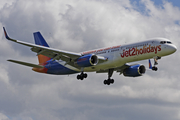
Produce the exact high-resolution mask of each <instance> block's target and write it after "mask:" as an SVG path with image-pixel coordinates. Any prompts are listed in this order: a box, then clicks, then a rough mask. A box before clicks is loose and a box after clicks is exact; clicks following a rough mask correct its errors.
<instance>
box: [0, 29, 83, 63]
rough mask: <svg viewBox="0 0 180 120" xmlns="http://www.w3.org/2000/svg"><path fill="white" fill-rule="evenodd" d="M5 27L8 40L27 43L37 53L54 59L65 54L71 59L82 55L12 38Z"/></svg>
mask: <svg viewBox="0 0 180 120" xmlns="http://www.w3.org/2000/svg"><path fill="white" fill-rule="evenodd" d="M3 29H4V34H5V37H6V38H7V39H8V40H11V41H13V42H16V43H19V44H22V45H25V46H28V47H31V50H32V51H33V52H36V53H37V55H39V54H42V55H45V56H48V57H50V58H53V59H54V60H55V59H60V58H61V56H64V57H66V58H71V59H76V58H79V57H81V54H80V53H74V52H68V51H63V50H58V49H53V48H49V47H45V46H40V45H36V44H32V43H27V42H23V41H19V40H15V39H12V38H10V37H9V36H8V34H7V32H6V30H5V28H4V27H3Z"/></svg>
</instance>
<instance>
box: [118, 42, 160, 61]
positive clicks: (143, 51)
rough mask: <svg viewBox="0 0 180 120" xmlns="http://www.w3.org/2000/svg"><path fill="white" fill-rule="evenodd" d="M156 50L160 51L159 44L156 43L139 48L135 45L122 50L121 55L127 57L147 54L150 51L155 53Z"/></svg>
mask: <svg viewBox="0 0 180 120" xmlns="http://www.w3.org/2000/svg"><path fill="white" fill-rule="evenodd" d="M157 51H161V45H158V46H151V45H149V47H146V46H143V48H140V49H137V47H136V48H130V49H128V50H123V53H122V54H121V57H122V58H124V57H128V56H135V55H139V54H147V53H151V52H154V53H155V54H157Z"/></svg>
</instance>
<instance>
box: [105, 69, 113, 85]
mask: <svg viewBox="0 0 180 120" xmlns="http://www.w3.org/2000/svg"><path fill="white" fill-rule="evenodd" d="M113 72H114V69H109V70H108V79H107V80H104V84H105V85H110V84H113V83H114V79H111V76H112V74H113Z"/></svg>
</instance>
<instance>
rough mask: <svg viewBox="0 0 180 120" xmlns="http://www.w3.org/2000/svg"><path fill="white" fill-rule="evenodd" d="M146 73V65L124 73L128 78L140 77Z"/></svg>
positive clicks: (134, 66)
mask: <svg viewBox="0 0 180 120" xmlns="http://www.w3.org/2000/svg"><path fill="white" fill-rule="evenodd" d="M145 72H146V68H145V66H144V65H140V64H138V65H133V66H130V67H129V68H127V69H125V70H124V71H123V75H124V76H126V77H138V76H142V75H143V74H144V73H145Z"/></svg>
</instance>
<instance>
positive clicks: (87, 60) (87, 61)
mask: <svg viewBox="0 0 180 120" xmlns="http://www.w3.org/2000/svg"><path fill="white" fill-rule="evenodd" d="M75 63H76V64H77V65H78V66H79V67H90V66H94V65H96V64H97V63H98V57H97V56H96V55H93V54H89V55H84V56H82V57H80V58H78V59H77V61H76V62H75Z"/></svg>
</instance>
